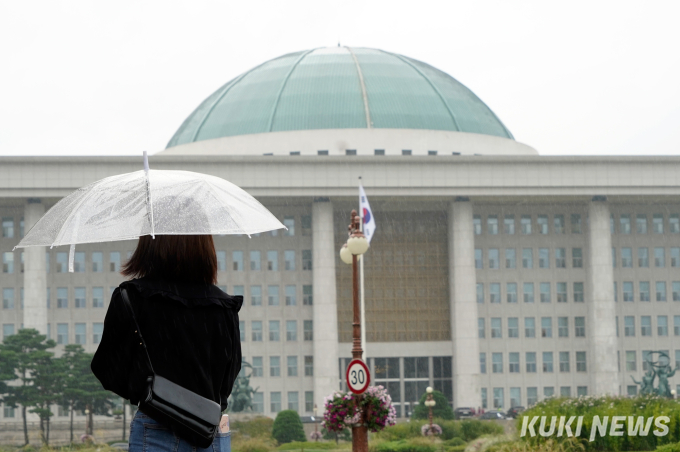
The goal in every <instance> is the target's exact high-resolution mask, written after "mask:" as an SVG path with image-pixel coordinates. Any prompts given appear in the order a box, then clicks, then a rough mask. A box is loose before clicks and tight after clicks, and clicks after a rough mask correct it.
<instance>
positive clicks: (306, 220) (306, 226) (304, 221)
mask: <svg viewBox="0 0 680 452" xmlns="http://www.w3.org/2000/svg"><path fill="white" fill-rule="evenodd" d="M300 226H301V229H302V235H303V236H305V237H308V236H310V235H312V216H311V215H302V217H300Z"/></svg>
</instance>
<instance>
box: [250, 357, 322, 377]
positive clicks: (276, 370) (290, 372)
mask: <svg viewBox="0 0 680 452" xmlns="http://www.w3.org/2000/svg"><path fill="white" fill-rule="evenodd" d="M285 358H286V360H285V366H286V368H285V369H284V372H285V375H287V376H289V377H298V376H302V375H304V376H305V377H313V376H314V356H311V355H309V356H304V357H303V363H302V364H303V365H304V369H303V372H304V374H298V361H299V360H298V356H295V355H292V356H286V357H285ZM243 361H247V360H246V358H243ZM249 363H250V367H251V372H250V376H251V377H264V375H265V370H264V358H263V357H262V356H253V357H252V359H251V361H249ZM281 364H282V362H281V357H280V356H270V357H269V368H268V372H267V375H268V376H270V377H280V376H281V375H282V374H281ZM245 375H247V372H246V367H244V366H242V367H241V376H245Z"/></svg>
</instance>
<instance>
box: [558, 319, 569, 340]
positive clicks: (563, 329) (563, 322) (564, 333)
mask: <svg viewBox="0 0 680 452" xmlns="http://www.w3.org/2000/svg"><path fill="white" fill-rule="evenodd" d="M557 336H558V337H569V317H558V318H557Z"/></svg>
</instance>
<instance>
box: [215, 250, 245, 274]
mask: <svg viewBox="0 0 680 452" xmlns="http://www.w3.org/2000/svg"><path fill="white" fill-rule="evenodd" d="M251 265H252V264H251ZM226 269H227V253H226V252H225V251H218V252H217V270H219V271H225V270H226Z"/></svg>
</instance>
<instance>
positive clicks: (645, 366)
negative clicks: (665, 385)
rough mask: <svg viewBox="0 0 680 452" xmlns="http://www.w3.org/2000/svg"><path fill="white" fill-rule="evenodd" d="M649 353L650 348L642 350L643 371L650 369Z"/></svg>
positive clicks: (650, 352)
mask: <svg viewBox="0 0 680 452" xmlns="http://www.w3.org/2000/svg"><path fill="white" fill-rule="evenodd" d="M651 354H652V351H651V350H642V371H643V372H646V371H648V370H651V369H650V366H649V361H650V358H652V356H651Z"/></svg>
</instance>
